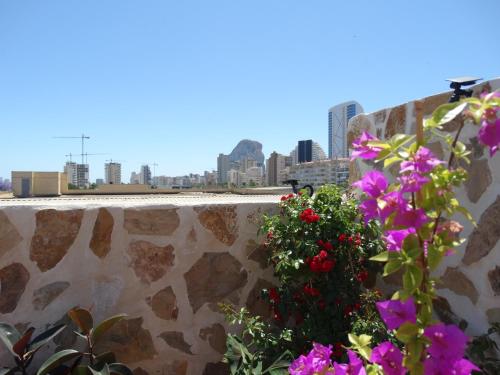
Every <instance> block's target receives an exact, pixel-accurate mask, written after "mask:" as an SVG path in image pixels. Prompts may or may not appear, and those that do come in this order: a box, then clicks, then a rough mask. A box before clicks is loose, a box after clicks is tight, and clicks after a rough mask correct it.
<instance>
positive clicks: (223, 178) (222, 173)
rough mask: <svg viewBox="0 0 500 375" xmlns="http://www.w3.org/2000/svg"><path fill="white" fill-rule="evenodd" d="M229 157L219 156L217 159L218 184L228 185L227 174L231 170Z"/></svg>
mask: <svg viewBox="0 0 500 375" xmlns="http://www.w3.org/2000/svg"><path fill="white" fill-rule="evenodd" d="M230 169H231V168H230V161H229V155H224V154H219V156H218V157H217V177H218V178H217V182H218V183H219V184H225V183H227V172H228V171H229V170H230Z"/></svg>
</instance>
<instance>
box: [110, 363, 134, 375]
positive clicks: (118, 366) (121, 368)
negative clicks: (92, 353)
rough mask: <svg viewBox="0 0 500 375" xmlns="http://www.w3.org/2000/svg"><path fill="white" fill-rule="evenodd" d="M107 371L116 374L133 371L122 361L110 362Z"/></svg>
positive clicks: (126, 374)
mask: <svg viewBox="0 0 500 375" xmlns="http://www.w3.org/2000/svg"><path fill="white" fill-rule="evenodd" d="M109 372H110V373H111V374H116V375H133V372H132V371H131V370H130V369H129V368H128V367H127V366H125V365H124V364H123V363H111V364H110V365H109Z"/></svg>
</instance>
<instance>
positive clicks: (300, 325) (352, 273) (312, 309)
mask: <svg viewBox="0 0 500 375" xmlns="http://www.w3.org/2000/svg"><path fill="white" fill-rule="evenodd" d="M279 207H280V215H275V216H271V217H265V218H264V225H263V226H262V228H261V230H262V231H263V232H264V233H266V234H267V246H268V249H269V251H270V261H271V263H272V265H273V267H274V272H275V276H276V277H277V279H278V280H279V287H276V288H272V289H270V290H268V291H267V299H268V300H269V302H270V304H271V307H272V309H273V315H274V320H275V323H276V324H278V325H280V326H282V327H285V326H286V327H292V331H293V340H292V342H291V343H290V345H291V347H289V349H290V350H291V351H292V352H293V353H295V354H299V353H303V352H304V350H305V349H307V348H309V347H310V345H311V344H312V342H313V341H314V342H318V343H323V344H326V343H329V342H333V343H335V345H334V349H333V352H332V353H333V354H334V355H336V356H337V357H339V358H340V356H341V355H342V350H341V349H342V345H344V344H346V343H347V333H348V332H349V331H350V330H351V328H352V324H353V322H355V321H358V320H362V319H364V312H365V310H366V309H368V308H370V306H371V308H372V309H374V308H375V307H374V302H373V301H374V298H375V297H374V296H375V294H374V293H371V294H370V293H363V290H364V288H363V284H365V285H367V286H369V284H372V285H373V284H374V280H375V274H376V272H377V270H381V268H379V266H378V265H377V264H375V263H373V262H368V259H369V258H370V257H371V256H373V255H375V254H377V253H379V252H380V251H381V249H382V248H381V241H380V232H379V229H378V225H377V224H376V223H375V222H370V223H368V225H365V223H364V222H362V221H360V220H359V219H358V218H359V213H358V208H357V207H358V202H357V201H356V200H355V199H353V198H352V197H349V196H347V195H346V194H345V192H344V191H343V190H341V188H339V187H336V186H329V187H324V188H322V189H320V190H319V191H318V192H317V194H316V195H315V196H314V198H311V197H308V196H307V195H300V194H298V195H294V194H290V195H286V196H283V197H282V199H281V202H280V204H279ZM368 316H370V317H371V318H373V319H375V320H376V322H378V327H382V323H381V321H380V318H379V317H378V316H377V315H374V314H369V315H368ZM370 326H371V327H372V328H373V327H375V328H373V329H374V330H375V331H378V336H380V334H381V330H378V329H377V324H376V323H375V325H373V324H371V322H370ZM378 336H377V337H378ZM383 336H384V338H387V335H386V334H384V335H383Z"/></svg>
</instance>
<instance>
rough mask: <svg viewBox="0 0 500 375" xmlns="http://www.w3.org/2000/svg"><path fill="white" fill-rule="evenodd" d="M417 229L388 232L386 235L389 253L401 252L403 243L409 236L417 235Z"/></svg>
mask: <svg viewBox="0 0 500 375" xmlns="http://www.w3.org/2000/svg"><path fill="white" fill-rule="evenodd" d="M415 232H416V231H415V228H408V229H399V230H388V231H386V232H385V234H384V240H385V244H386V246H387V251H397V252H399V251H401V248H402V247H403V241H404V240H405V238H406V237H407V236H408V235H409V234H413V233H415Z"/></svg>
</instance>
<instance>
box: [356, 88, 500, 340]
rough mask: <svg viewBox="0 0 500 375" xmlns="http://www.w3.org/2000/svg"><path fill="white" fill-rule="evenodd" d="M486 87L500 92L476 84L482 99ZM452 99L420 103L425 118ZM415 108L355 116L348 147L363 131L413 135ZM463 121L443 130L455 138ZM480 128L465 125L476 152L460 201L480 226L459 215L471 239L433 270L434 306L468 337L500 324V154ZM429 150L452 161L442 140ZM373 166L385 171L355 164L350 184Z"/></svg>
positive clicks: (437, 98)
mask: <svg viewBox="0 0 500 375" xmlns="http://www.w3.org/2000/svg"><path fill="white" fill-rule="evenodd" d="M483 89H488V90H498V89H500V79H497V80H493V81H489V82H485V83H483V84H480V85H477V86H476V87H474V94H475V95H478V94H479V93H481V92H482V91H483ZM450 96H451V93H450V92H447V93H443V94H439V95H434V96H430V97H427V98H424V99H422V101H423V108H424V115H425V116H429V115H430V114H431V113H432V112H433V110H434V109H435V108H437V106H439V105H441V104H443V103H446V102H447V101H448V99H449V98H450ZM414 110H415V106H414V102H410V103H406V104H402V105H399V106H396V107H393V108H388V109H383V110H380V111H377V112H375V113H371V114H366V115H365V114H361V115H358V116H356V117H354V118H352V119H351V121H350V122H349V127H348V142H349V144H351V143H352V140H354V139H355V138H357V137H358V135H359V134H360V133H361V132H362V130H367V131H369V132H370V133H372V134H374V135H376V136H377V137H378V138H380V139H385V138H389V137H391V136H393V135H394V134H396V133H406V134H415V112H414ZM460 121H463V119H462V118H459V119H456V120H455V121H452V122H450V123H448V124H446V125H445V126H444V130H445V131H446V132H449V133H450V134H452V135H454V134H455V132H456V131H457V129H458V127H459V125H460ZM477 130H478V128H476V127H473V126H466V127H465V128H464V130H463V131H462V133H461V140H462V141H463V142H464V143H465V144H467V146H468V147H469V149H470V150H471V151H472V154H471V155H470V159H471V164H470V165H464V167H465V168H466V169H467V171H468V173H469V180H468V181H467V183H466V184H465V187H464V188H463V189H461V190H459V191H458V194H457V198H458V199H459V200H460V202H462V204H463V205H464V206H465V207H466V208H467V209H468V210H469V211H470V212H471V213H472V216H473V217H474V218H475V220H476V221H477V223H478V226H477V228H474V227H473V226H472V224H471V223H468V222H467V221H466V220H465V219H464V218H463V217H457V220H459V221H460V222H461V223H463V225H464V231H463V232H462V235H463V236H464V237H465V238H466V239H467V241H466V242H465V243H464V244H463V245H462V246H461V247H460V248H459V249H458V253H457V255H454V256H450V257H447V258H446V259H445V261H444V262H443V264H442V265H441V266H440V268H439V269H438V270H437V271H436V272H435V276H437V277H439V278H440V281H441V282H440V284H439V285H438V294H439V296H440V297H441V298H440V299H438V300H437V301H436V306H435V307H436V310H437V312H438V314H439V315H440V318H441V319H442V320H444V321H453V322H455V323H458V324H461V325H462V326H463V327H465V326H467V327H468V328H467V330H468V333H470V334H480V333H484V332H485V331H486V330H487V328H488V326H489V323H491V322H498V321H500V242H499V241H498V240H499V239H500V155H499V154H497V155H496V156H495V157H493V158H490V157H489V151H488V150H487V149H485V148H484V147H482V146H481V145H480V144H479V143H478V140H477V137H476V134H477ZM430 148H431V149H432V150H433V151H434V152H435V154H436V155H437V156H438V157H440V158H443V157H446V158H447V157H448V155H444V151H443V150H444V148H443V145H442V144H440V143H439V142H437V141H435V142H432V143H431V144H430ZM370 168H378V169H381V166H379V165H377V164H375V165H374V164H371V163H364V162H361V161H360V160H356V161H355V162H353V163H351V166H350V179H351V181H354V180H358V179H359V178H360V176H361V175H362V173H364V172H366V171H367V170H368V169H370ZM396 168H397V167H396ZM396 168H388V170H387V171H386V173H387V175H388V176H390V175H393V176H394V174H395V173H397V169H396ZM394 279H395V278H392V280H394ZM388 281H389V282H390V281H391V278H389V280H388Z"/></svg>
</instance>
